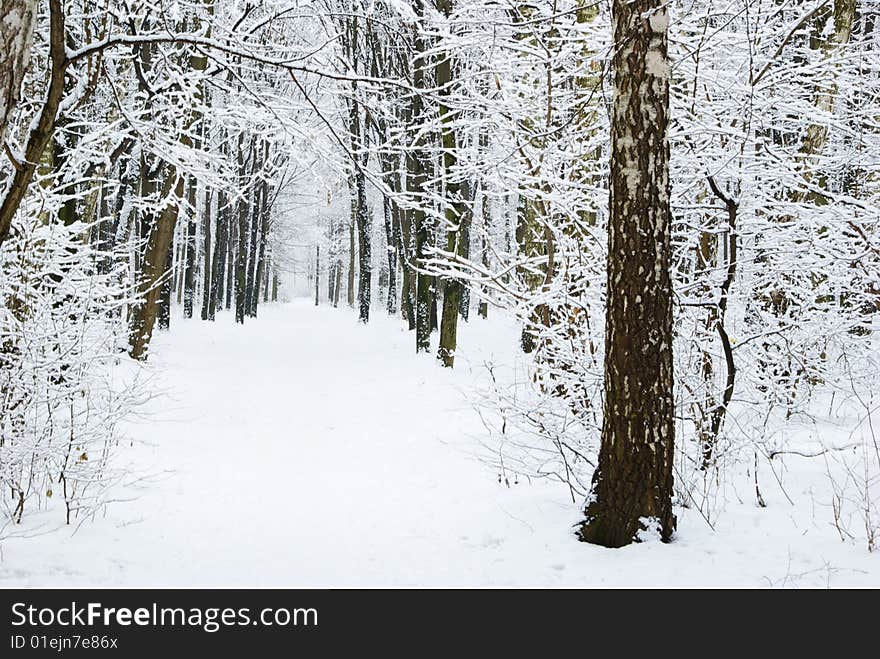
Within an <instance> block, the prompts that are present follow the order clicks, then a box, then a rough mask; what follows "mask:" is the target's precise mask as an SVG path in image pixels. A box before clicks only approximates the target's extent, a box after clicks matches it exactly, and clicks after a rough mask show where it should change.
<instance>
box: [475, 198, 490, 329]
mask: <svg viewBox="0 0 880 659" xmlns="http://www.w3.org/2000/svg"><path fill="white" fill-rule="evenodd" d="M480 193H481V194H482V202H481V204H482V216H483V230H482V231H481V232H480V263H481V264H482V266H483V267H484V268H486V269H487V270H488V268H489V229H490V228H491V226H492V206H491V204H490V203H489V195H487V194H486V189H485V186H480ZM477 315H479V316H480V317H481V318H488V317H489V303H488V302H487V301H486V300H485V299H482V300H480V304H479V306H478V307H477Z"/></svg>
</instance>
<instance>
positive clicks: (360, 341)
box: [0, 300, 880, 587]
mask: <svg viewBox="0 0 880 659" xmlns="http://www.w3.org/2000/svg"><path fill="white" fill-rule="evenodd" d="M374 315H375V318H374V320H373V321H372V322H371V324H370V325H369V326H366V327H364V326H359V325H358V324H357V323H356V322H355V320H354V317H353V315H352V314H351V313H350V312H349V311H347V310H343V309H335V310H334V309H329V308H327V307H320V308H317V309H316V308H315V307H313V306H311V305H310V304H309V303H308V302H306V301H304V300H302V301H297V302H294V303H290V304H284V305H271V306H267V307H265V308H261V309H260V318H259V319H258V320H257V321H254V322H249V323H248V325H247V326H246V327H244V328H242V327H239V326H235V325H234V324H233V323H232V322H230V320H231V319H230V318H229V314H228V313H226V314H223V317H222V318H221V319H220V320H218V322H217V323H215V324H209V323H204V322H201V321H199V320H192V321H183V320H179V319H177V320H176V322H175V323H174V325H175V326H174V327H173V329H172V331H171V332H170V333H163V334H161V335H159V336H158V338H157V340H156V342H155V346H154V354H153V356H152V366H151V368H152V369H154V370H155V381H156V382H155V384H156V386H157V387H159V389H160V390H161V391H162V394H161V395H159V396H157V397H156V398H154V399H153V400H152V401H150V402H149V403H148V404H147V407H146V409H145V410H143V411H144V412H145V416H144V417H143V418H141V419H140V420H138V421H137V422H131V423H130V425H129V426H128V427H127V429H126V430H127V433H128V435H129V436H130V437H131V438H132V439H133V440H134V446H133V447H132V448H126V450H125V451H124V453H125V454H126V457H127V458H128V459H130V460H132V461H133V463H134V466H135V467H136V475H137V476H139V477H145V478H143V480H142V482H141V484H140V485H139V486H138V487H137V488H134V487H128V488H127V489H126V490H124V491H123V492H120V495H119V496H120V497H123V496H125V497H132V498H131V500H126V501H119V502H116V503H113V504H112V505H110V506H109V507H108V508H107V511H106V514H105V515H104V516H103V517H99V518H98V519H95V520H94V521H92V522H88V523H85V524H83V525H81V526H79V527H76V528H77V530H76V532H75V533H73V534H72V531H73V530H74V527H61V528H55V529H50V527H49V525H50V524H53V523H55V522H56V520H57V519H58V515H57V511H51V514H49V513H41V514H35V515H32V516H31V517H29V518H28V519H26V520H25V522H26V525H25V526H23V527H16V528H10V527H7V528H6V529H5V530H4V532H3V533H5V534H10V533H11V534H12V536H11V537H7V538H6V539H4V540H3V541H2V543H0V551H2V562H0V586H280V587H297V586H420V585H421V586H553V587H572V586H795V587H796V586H825V585H831V586H874V587H876V586H880V555H878V554H880V552H875V553H874V554H869V553H868V552H867V551H866V549H865V547H864V545H863V544H857V543H844V542H841V540H840V538H839V536H838V534H837V533H836V532H835V531H834V529H833V527H832V525H831V524H830V523H829V522H830V520H828V519H825V518H823V517H822V515H819V514H812V513H811V512H810V510H809V509H808V506H805V507H803V509H801V508H800V507H798V508H797V510H798V514H797V515H795V512H794V511H795V508H794V507H792V506H791V505H790V504H787V503H786V502H785V499H784V498H783V497H782V496H776V494H775V493H774V492H773V491H772V487H770V486H769V485H768V489H769V490H770V491H768V492H765V493H764V495H765V498H766V499H767V501H768V504H769V505H768V507H767V508H764V509H759V508H757V507H755V506H754V505H753V504H752V503H751V502H750V501H744V502H743V503H741V504H730V505H728V506H727V509H726V511H725V512H724V514H722V515H721V516H720V517H719V518H718V520H717V522H716V523H715V529H714V530H712V529H711V528H710V527H709V526H708V525H707V523H706V522H705V521H704V520H703V518H702V517H701V516H700V514H699V513H698V512H696V511H694V510H681V511H679V512H678V515H679V531H678V534H677V536H676V540H675V542H674V543H672V544H669V545H663V544H660V543H656V542H649V543H644V544H638V545H633V546H630V547H627V548H625V549H618V550H608V549H603V548H600V547H595V546H590V545H584V544H582V543H579V542H577V541H576V540H575V538H574V535H573V528H574V525H575V524H576V523H577V521H578V519H579V506H578V505H575V504H573V503H572V502H571V499H570V498H569V495H568V492H567V490H566V489H565V488H563V487H561V486H559V485H558V484H553V483H550V482H546V481H540V482H532V483H528V482H527V481H524V480H521V481H520V482H519V484H517V485H515V486H511V487H507V486H505V485H502V484H499V482H498V478H497V473H496V472H495V471H494V470H493V469H491V468H490V467H488V466H487V465H486V464H484V463H482V462H481V461H479V460H477V459H476V458H475V457H474V454H475V453H476V452H477V451H476V447H477V446H478V443H479V437H480V436H481V434H482V433H483V432H484V429H483V426H482V424H481V422H480V419H479V417H478V415H477V414H476V413H475V411H474V410H473V407H472V403H471V400H470V399H472V398H473V395H474V391H475V388H476V387H478V386H479V385H478V382H479V381H480V380H481V379H482V378H483V377H484V372H483V369H482V368H481V367H480V364H481V363H482V361H483V360H484V359H486V358H489V356H491V355H493V354H495V355H496V356H501V357H502V358H503V357H504V356H505V355H507V356H511V357H512V355H513V354H514V353H515V343H516V341H515V338H516V332H515V329H514V328H513V327H511V326H507V325H506V324H505V323H504V322H503V321H490V322H485V321H479V320H475V321H474V322H471V323H469V324H468V325H466V326H465V327H464V328H463V329H462V333H461V340H460V343H461V346H462V348H461V356H460V358H459V363H458V365H457V368H456V369H455V371H454V372H450V371H446V370H442V369H440V368H438V367H437V366H436V364H435V363H434V359H433V357H432V356H427V355H421V356H416V355H415V354H413V337H412V335H411V334H410V333H408V332H407V331H406V330H405V329H404V328H403V327H401V324H400V322H399V321H396V320H395V321H392V320H389V319H387V318H385V317H384V316H383V314H382V313H381V311H380V310H375V313H374ZM789 494H792V493H791V492H790V493H789ZM798 494H803V493H798V492H796V493H794V495H798Z"/></svg>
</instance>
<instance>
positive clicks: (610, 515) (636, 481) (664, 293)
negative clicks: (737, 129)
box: [580, 0, 675, 547]
mask: <svg viewBox="0 0 880 659" xmlns="http://www.w3.org/2000/svg"><path fill="white" fill-rule="evenodd" d="M666 5H667V3H666V2H665V1H664V0H613V2H612V16H613V28H614V43H615V44H617V48H616V49H615V50H614V51H613V52H614V55H613V59H612V71H613V75H614V95H613V101H612V112H611V173H610V185H611V201H610V216H609V223H608V224H609V226H608V272H607V281H608V284H607V285H608V292H607V295H608V302H607V305H608V311H607V318H606V335H605V355H606V356H605V401H604V420H603V424H602V440H601V447H600V451H599V463H598V467H597V468H596V471H595V472H594V474H593V487H592V492H591V500H590V503H589V504H588V506H587V509H586V511H585V512H586V519H585V521H584V523H583V525H582V526H581V529H580V536H581V539H583V540H585V541H587V542H592V543H596V544H600V545H604V546H607V547H620V546H623V545H627V544H629V543H631V542H633V541H634V540H637V539H638V538H637V536H638V534H639V532H640V531H641V530H649V531H652V532H656V533H658V534H659V536H660V537H661V538H662V539H663V540H668V539H669V538H670V537H671V536H672V534H673V532H674V530H675V515H673V512H672V490H673V480H672V461H673V441H674V432H675V418H674V412H675V409H674V398H673V378H672V286H671V279H670V273H669V267H670V252H671V248H670V242H671V238H670V233H671V230H670V219H671V218H670V215H671V213H670V206H669V139H668V124H669V82H670V65H669V58H668V54H667V30H668V25H669V16H668V13H667V8H666Z"/></svg>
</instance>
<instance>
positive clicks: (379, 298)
mask: <svg viewBox="0 0 880 659" xmlns="http://www.w3.org/2000/svg"><path fill="white" fill-rule="evenodd" d="M0 2H2V4H0V7H2V9H0V146H2V151H3V152H2V154H0V268H2V270H0V383H2V395H0V586H3V585H56V586H57V585H78V586H83V585H141V586H143V585H154V586H163V585H180V586H193V585H206V586H222V585H252V586H253V585H261V586H271V585H275V586H306V585H317V586H346V585H353V586H361V585H372V586H388V585H392V586H393V585H437V586H443V585H447V586H452V585H456V586H458V585H476V586H483V585H489V586H509V585H520V586H565V587H572V586H597V585H658V586H707V585H726V586H762V585H763V586H794V587H797V586H829V585H830V586H835V585H855V586H871V585H873V586H878V585H880V564H878V562H877V561H878V555H880V551H878V550H880V412H878V409H880V341H878V331H880V167H878V165H880V155H878V154H880V1H878V0H668V1H667V0H532V1H530V2H520V1H518V0H261V1H256V2H251V1H246V0H224V1H223V2H219V0H0ZM606 548H614V550H613V551H612V550H609V549H606Z"/></svg>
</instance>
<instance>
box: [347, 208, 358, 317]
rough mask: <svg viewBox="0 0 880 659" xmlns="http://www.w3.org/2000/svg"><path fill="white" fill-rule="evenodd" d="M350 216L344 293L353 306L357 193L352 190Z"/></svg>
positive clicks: (349, 303)
mask: <svg viewBox="0 0 880 659" xmlns="http://www.w3.org/2000/svg"><path fill="white" fill-rule="evenodd" d="M351 204H352V206H351V218H350V220H349V223H348V281H347V287H346V295H347V300H346V301H347V302H348V306H350V307H353V306H354V298H355V294H354V293H355V289H354V281H355V277H354V272H355V268H356V267H357V266H356V265H355V264H356V262H357V256H356V251H357V243H356V241H355V231H356V230H357V222H356V221H355V214H356V213H357V193H356V192H354V191H353V192H352V195H351Z"/></svg>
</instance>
